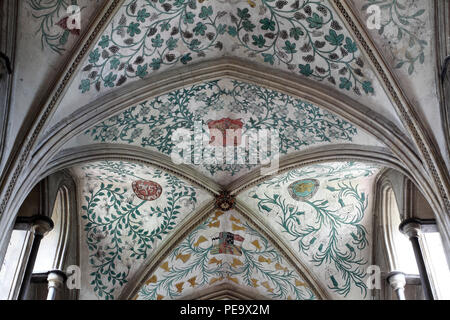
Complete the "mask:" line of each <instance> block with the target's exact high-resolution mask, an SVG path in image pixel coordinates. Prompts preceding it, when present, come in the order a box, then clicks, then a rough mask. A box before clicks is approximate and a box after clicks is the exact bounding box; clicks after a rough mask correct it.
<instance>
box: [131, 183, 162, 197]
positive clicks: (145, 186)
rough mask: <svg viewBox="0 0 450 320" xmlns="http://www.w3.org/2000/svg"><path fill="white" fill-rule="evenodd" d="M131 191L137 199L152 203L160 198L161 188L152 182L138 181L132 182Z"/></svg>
mask: <svg viewBox="0 0 450 320" xmlns="http://www.w3.org/2000/svg"><path fill="white" fill-rule="evenodd" d="M133 191H134V193H135V194H136V195H137V196H138V198H139V199H141V200H145V201H153V200H156V199H158V198H159V197H160V196H161V193H162V187H161V186H160V185H159V184H158V183H156V182H153V181H142V180H139V181H135V182H133Z"/></svg>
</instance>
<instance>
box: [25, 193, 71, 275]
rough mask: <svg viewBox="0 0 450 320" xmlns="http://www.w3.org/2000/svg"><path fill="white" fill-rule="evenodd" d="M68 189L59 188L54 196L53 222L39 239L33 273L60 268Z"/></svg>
mask: <svg viewBox="0 0 450 320" xmlns="http://www.w3.org/2000/svg"><path fill="white" fill-rule="evenodd" d="M67 216H68V191H67V189H66V188H64V187H63V188H61V189H60V190H59V191H58V194H57V196H56V200H55V205H54V207H53V212H52V217H51V218H52V220H53V223H54V227H53V230H52V231H50V232H49V233H48V234H47V235H46V236H45V237H44V238H43V239H42V241H41V244H40V246H39V253H38V255H37V258H36V263H35V265H34V270H33V273H45V272H48V271H52V270H56V269H61V268H62V264H63V260H64V252H65V249H66V245H67V235H68V227H69V225H68V223H67Z"/></svg>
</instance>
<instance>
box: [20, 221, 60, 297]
mask: <svg viewBox="0 0 450 320" xmlns="http://www.w3.org/2000/svg"><path fill="white" fill-rule="evenodd" d="M53 227H54V224H53V221H52V219H50V218H49V217H47V216H34V217H32V224H31V232H33V234H34V239H33V245H32V247H31V251H30V255H29V258H28V262H27V267H26V269H25V275H24V277H23V281H22V286H21V287H20V292H19V300H25V297H26V296H27V291H28V287H29V286H30V280H31V276H32V275H33V270H34V264H35V263H36V258H37V254H38V252H39V246H40V244H41V240H42V239H43V238H44V236H45V235H46V234H47V233H49V232H50V231H51V230H52V229H53Z"/></svg>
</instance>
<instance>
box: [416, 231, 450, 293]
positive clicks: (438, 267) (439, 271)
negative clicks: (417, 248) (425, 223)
mask: <svg viewBox="0 0 450 320" xmlns="http://www.w3.org/2000/svg"><path fill="white" fill-rule="evenodd" d="M421 242H422V243H421V247H422V248H423V253H424V258H425V262H426V264H427V265H428V266H427V269H428V270H429V273H430V279H431V282H432V287H433V291H434V292H433V294H434V296H435V298H437V299H439V300H450V270H449V267H448V263H447V259H446V257H445V250H444V245H443V243H442V239H441V235H440V234H439V232H437V231H436V232H424V233H423V234H422V237H421Z"/></svg>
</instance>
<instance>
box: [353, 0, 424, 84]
mask: <svg viewBox="0 0 450 320" xmlns="http://www.w3.org/2000/svg"><path fill="white" fill-rule="evenodd" d="M371 5H377V6H378V7H379V8H380V9H381V20H382V21H381V27H380V29H378V34H380V35H382V36H383V38H384V40H385V43H386V44H387V46H389V47H390V50H391V52H392V53H393V55H394V56H395V58H396V60H397V62H396V65H395V68H396V69H400V68H406V69H407V70H408V74H409V75H412V74H413V73H414V71H415V70H416V69H417V64H416V63H418V64H424V63H425V60H426V56H427V53H426V51H425V49H426V47H427V46H428V41H427V38H429V35H428V33H427V32H426V27H427V23H426V19H427V18H426V16H427V12H426V9H427V7H428V1H418V0H365V4H364V5H363V6H362V10H364V11H365V10H367V8H368V7H369V6H371Z"/></svg>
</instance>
